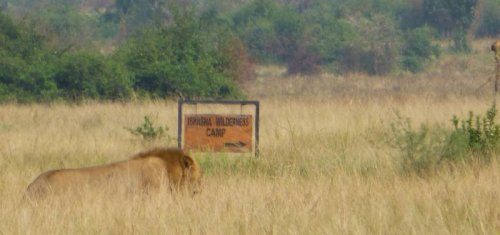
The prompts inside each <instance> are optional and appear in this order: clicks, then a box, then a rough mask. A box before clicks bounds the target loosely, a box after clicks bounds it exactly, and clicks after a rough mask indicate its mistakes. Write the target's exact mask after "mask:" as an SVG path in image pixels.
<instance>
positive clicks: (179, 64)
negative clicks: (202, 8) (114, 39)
mask: <svg viewBox="0 0 500 235" xmlns="http://www.w3.org/2000/svg"><path fill="white" fill-rule="evenodd" d="M211 26H213V25H206V24H203V22H202V21H201V20H200V19H198V18H196V17H195V16H194V15H193V13H192V12H190V11H179V12H176V13H175V23H174V24H172V25H170V26H168V27H161V26H159V25H157V26H156V27H154V28H149V29H148V30H146V31H145V32H144V33H143V34H141V35H139V36H137V37H135V38H133V39H131V40H130V41H129V42H128V43H127V44H126V45H125V46H123V47H122V48H121V51H120V52H119V54H118V56H119V57H120V58H122V59H123V60H124V63H125V64H126V66H127V67H128V68H129V69H130V71H131V72H132V74H133V76H134V82H135V84H134V86H135V89H136V90H138V91H139V93H141V94H149V95H151V96H153V97H172V96H177V97H179V96H180V97H183V98H213V99H221V98H236V97H240V96H241V92H240V91H239V90H238V88H237V87H236V84H235V80H236V79H237V78H236V77H233V76H232V75H233V74H234V70H233V69H236V68H238V66H233V65H234V64H233V63H234V61H237V60H238V58H239V57H237V55H236V54H235V53H232V50H231V49H227V48H230V47H231V46H233V45H234V44H224V42H230V39H231V35H230V34H228V31H227V30H226V29H225V28H224V27H222V28H220V27H211ZM212 30H214V31H212ZM214 35H215V36H214Z"/></svg>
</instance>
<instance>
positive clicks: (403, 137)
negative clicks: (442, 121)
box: [391, 115, 442, 175]
mask: <svg viewBox="0 0 500 235" xmlns="http://www.w3.org/2000/svg"><path fill="white" fill-rule="evenodd" d="M391 130H392V133H393V137H394V139H393V142H392V145H393V146H394V147H395V148H396V149H397V150H398V151H399V153H400V154H401V158H400V162H399V164H400V167H401V170H402V172H403V173H405V174H407V173H417V174H419V175H425V174H429V173H432V172H433V171H434V170H435V167H436V165H437V163H438V161H439V159H440V152H441V150H442V141H441V139H442V136H441V134H442V133H440V132H432V131H431V128H429V126H427V125H422V126H421V127H420V129H418V130H414V129H413V127H412V125H411V121H410V119H409V118H402V117H401V116H399V115H398V117H397V119H396V121H395V122H393V123H392V124H391Z"/></svg>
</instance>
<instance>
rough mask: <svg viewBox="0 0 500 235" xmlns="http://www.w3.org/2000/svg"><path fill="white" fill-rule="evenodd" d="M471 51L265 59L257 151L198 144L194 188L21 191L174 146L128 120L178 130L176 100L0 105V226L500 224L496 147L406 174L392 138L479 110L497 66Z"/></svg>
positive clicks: (425, 229) (427, 227) (17, 230)
mask: <svg viewBox="0 0 500 235" xmlns="http://www.w3.org/2000/svg"><path fill="white" fill-rule="evenodd" d="M477 57H479V58H485V59H486V58H487V56H486V55H485V53H478V54H477V55H476V58H471V59H468V58H459V59H457V60H453V61H452V62H450V64H446V63H447V62H446V58H444V59H443V60H441V61H440V62H439V63H438V64H437V65H434V66H435V68H434V69H432V70H431V71H430V72H429V74H427V76H426V75H425V74H421V75H408V74H401V75H394V76H392V77H388V78H377V77H375V78H374V77H366V76H363V75H350V76H345V77H344V76H332V75H319V76H315V77H286V76H284V75H282V74H281V72H282V71H281V70H280V69H279V68H265V69H260V70H259V71H258V73H259V77H258V78H257V80H256V81H252V82H251V83H249V84H246V89H247V93H248V94H249V98H251V99H259V100H260V102H261V116H260V118H261V127H260V128H261V136H260V140H261V146H260V148H261V158H260V159H258V160H256V159H253V158H234V157H230V156H212V157H201V156H195V157H196V158H197V159H198V160H199V162H200V163H201V165H202V168H203V170H204V173H205V175H204V181H203V182H204V187H203V191H202V193H201V194H200V195H197V196H195V197H188V196H184V195H172V194H171V193H169V192H168V191H162V192H160V193H159V194H154V195H134V196H130V195H116V194H113V192H110V191H109V190H106V188H103V190H102V191H100V192H91V193H87V194H84V195H83V196H82V197H78V198H63V199H61V200H57V201H51V200H49V201H44V202H43V203H40V204H38V205H32V204H30V203H27V202H26V201H24V200H22V197H23V192H24V190H25V188H26V186H27V185H28V184H29V183H30V182H31V181H32V180H33V179H34V178H35V177H36V176H37V175H39V174H40V173H41V172H43V171H46V170H49V169H54V168H66V167H83V166H89V165H95V164H102V163H106V162H111V161H118V160H123V159H125V158H127V157H128V156H130V155H132V154H133V153H136V152H138V151H141V150H144V149H145V148H148V147H150V146H157V145H167V146H175V145H176V143H175V141H168V139H167V138H164V139H160V140H158V141H156V142H153V143H145V142H143V141H141V140H140V139H138V138H137V137H136V136H134V135H132V134H131V133H130V132H129V131H128V130H127V129H126V128H133V127H136V126H138V125H139V124H141V123H142V121H143V117H144V116H145V115H150V116H151V117H153V121H154V123H155V124H158V125H160V124H161V125H166V126H168V127H169V128H170V129H169V130H168V135H170V136H172V137H176V130H177V128H176V127H177V103H176V102H175V101H156V102H155V101H150V102H129V103H95V102H89V103H84V104H80V105H67V104H36V105H14V104H4V105H1V106H0V197H1V199H2V200H1V202H0V208H1V210H0V221H1V222H0V234H500V162H499V161H498V159H499V158H498V157H495V158H493V161H492V162H490V163H489V164H486V165H463V164H462V165H453V166H451V167H449V168H443V169H440V170H439V171H437V172H435V174H432V175H430V176H426V177H421V176H417V175H413V174H404V173H403V172H401V168H400V165H399V163H400V155H399V154H398V152H397V151H396V149H395V148H394V147H393V146H392V145H391V142H392V141H393V138H394V137H393V136H392V134H391V131H390V125H391V123H392V122H394V120H395V119H396V116H397V115H396V114H399V115H401V116H404V117H409V118H410V119H411V121H412V123H413V124H414V125H415V126H418V125H420V124H428V125H432V126H439V127H442V128H451V122H450V120H451V117H452V116H453V115H457V116H459V117H465V116H467V113H468V112H469V111H474V112H475V113H484V111H485V110H486V109H487V108H488V107H489V106H490V105H491V104H492V100H493V99H494V97H493V95H492V93H491V92H490V90H491V83H488V84H487V85H486V86H483V84H484V83H485V82H486V81H487V79H488V78H489V76H490V75H488V73H491V71H492V69H491V68H489V67H487V66H484V68H483V69H482V67H481V66H482V65H480V63H479V62H477V60H475V59H477ZM443 61H444V62H443ZM450 61H451V60H450ZM457 61H458V62H457ZM479 61H481V60H479ZM476 63H477V64H476ZM464 64H465V65H467V66H469V67H468V69H467V70H464V71H458V72H457V74H453V72H452V71H451V70H453V68H457V69H458V68H462V67H463V66H464ZM445 66H448V67H450V68H448V70H446V71H445V70H443V69H442V67H445ZM475 70H477V71H481V72H477V71H476V72H474V71H475ZM471 71H472V72H471ZM440 74H441V75H443V76H442V77H441V76H439V75H440ZM445 75H448V76H447V77H446V76H445ZM429 77H432V78H434V79H430V78H429Z"/></svg>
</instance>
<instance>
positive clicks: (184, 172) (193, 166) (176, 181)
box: [132, 148, 202, 193]
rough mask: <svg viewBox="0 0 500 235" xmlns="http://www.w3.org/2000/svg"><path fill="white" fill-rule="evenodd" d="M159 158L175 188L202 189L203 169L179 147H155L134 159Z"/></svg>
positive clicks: (196, 191) (195, 190)
mask: <svg viewBox="0 0 500 235" xmlns="http://www.w3.org/2000/svg"><path fill="white" fill-rule="evenodd" d="M148 158H159V159H161V160H162V161H163V162H164V164H165V167H166V172H167V173H168V179H169V181H170V183H171V185H172V186H174V188H175V190H180V189H189V190H192V192H193V193H199V192H200V191H201V177H202V171H201V168H200V166H199V165H198V163H197V162H196V161H195V160H194V159H193V158H192V157H190V156H189V155H187V154H185V153H184V152H183V151H182V150H179V149H166V148H155V149H151V150H148V151H145V152H142V153H139V154H137V155H135V156H134V157H133V158H132V160H137V159H148Z"/></svg>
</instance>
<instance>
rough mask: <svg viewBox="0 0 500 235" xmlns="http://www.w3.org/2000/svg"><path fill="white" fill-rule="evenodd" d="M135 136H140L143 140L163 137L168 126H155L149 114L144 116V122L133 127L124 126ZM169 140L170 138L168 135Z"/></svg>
mask: <svg viewBox="0 0 500 235" xmlns="http://www.w3.org/2000/svg"><path fill="white" fill-rule="evenodd" d="M126 129H127V130H128V131H130V133H132V134H133V135H135V136H138V137H141V138H142V139H143V140H145V141H152V140H157V139H160V138H163V137H165V135H166V132H167V131H168V127H167V126H165V127H161V126H160V127H155V126H154V124H153V121H152V120H151V117H150V116H147V115H146V116H144V122H143V123H142V124H141V125H139V126H137V127H136V128H134V129H131V128H126ZM168 137H169V140H170V139H171V138H170V136H168Z"/></svg>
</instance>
